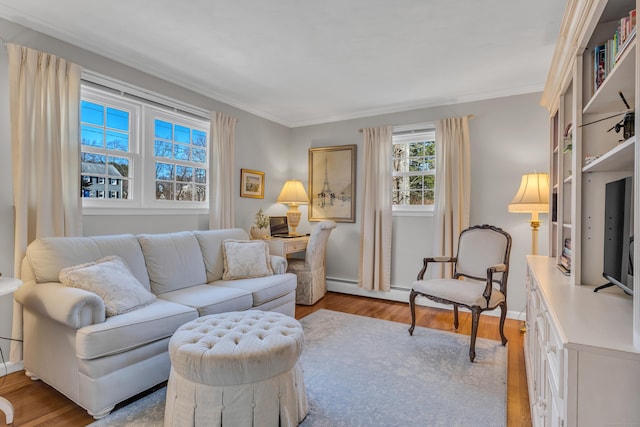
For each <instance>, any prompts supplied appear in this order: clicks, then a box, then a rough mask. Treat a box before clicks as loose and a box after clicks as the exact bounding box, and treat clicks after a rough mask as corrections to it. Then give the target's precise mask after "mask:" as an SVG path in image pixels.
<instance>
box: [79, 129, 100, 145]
mask: <svg viewBox="0 0 640 427" xmlns="http://www.w3.org/2000/svg"><path fill="white" fill-rule="evenodd" d="M80 132H81V135H80V138H81V139H82V145H89V146H91V147H104V132H103V131H102V128H95V127H93V126H87V125H82V128H81V131H80Z"/></svg>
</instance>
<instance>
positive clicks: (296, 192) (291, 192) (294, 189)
mask: <svg viewBox="0 0 640 427" xmlns="http://www.w3.org/2000/svg"><path fill="white" fill-rule="evenodd" d="M278 203H284V204H286V205H306V204H308V203H309V197H307V192H306V191H305V190H304V186H303V185H302V182H300V181H298V180H297V179H291V180H289V181H287V182H285V183H284V187H282V191H280V195H279V196H278Z"/></svg>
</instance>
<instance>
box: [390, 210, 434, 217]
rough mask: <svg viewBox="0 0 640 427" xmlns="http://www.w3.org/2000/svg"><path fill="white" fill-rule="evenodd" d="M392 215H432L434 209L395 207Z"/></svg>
mask: <svg viewBox="0 0 640 427" xmlns="http://www.w3.org/2000/svg"><path fill="white" fill-rule="evenodd" d="M391 214H392V216H425V217H432V216H433V210H432V209H429V210H424V209H393V211H392V213H391Z"/></svg>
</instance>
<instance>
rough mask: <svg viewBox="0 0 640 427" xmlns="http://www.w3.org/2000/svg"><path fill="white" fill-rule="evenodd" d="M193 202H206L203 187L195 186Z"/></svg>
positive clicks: (205, 191)
mask: <svg viewBox="0 0 640 427" xmlns="http://www.w3.org/2000/svg"><path fill="white" fill-rule="evenodd" d="M193 201H194V202H205V201H207V187H206V186H204V185H196V190H195V193H194V194H193Z"/></svg>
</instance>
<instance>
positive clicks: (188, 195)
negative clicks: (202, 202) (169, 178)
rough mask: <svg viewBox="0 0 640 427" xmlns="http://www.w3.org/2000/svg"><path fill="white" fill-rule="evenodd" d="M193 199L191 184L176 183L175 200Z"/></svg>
mask: <svg viewBox="0 0 640 427" xmlns="http://www.w3.org/2000/svg"><path fill="white" fill-rule="evenodd" d="M192 199H193V184H176V200H189V201H191V200H192Z"/></svg>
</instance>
